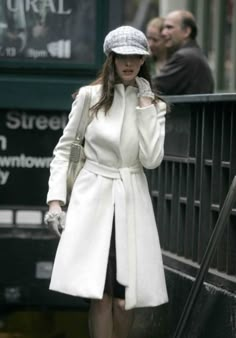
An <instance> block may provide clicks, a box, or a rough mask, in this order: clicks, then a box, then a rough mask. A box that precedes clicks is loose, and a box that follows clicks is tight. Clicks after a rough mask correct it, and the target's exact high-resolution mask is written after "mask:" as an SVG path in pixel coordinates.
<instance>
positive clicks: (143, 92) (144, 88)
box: [136, 76, 155, 100]
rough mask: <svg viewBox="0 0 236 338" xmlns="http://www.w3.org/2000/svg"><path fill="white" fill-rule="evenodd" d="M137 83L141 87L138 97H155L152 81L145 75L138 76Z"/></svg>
mask: <svg viewBox="0 0 236 338" xmlns="http://www.w3.org/2000/svg"><path fill="white" fill-rule="evenodd" d="M136 83H137V86H138V89H139V93H138V97H141V96H142V97H144V96H145V97H150V98H151V99H152V100H154V99H155V95H154V93H153V92H152V89H151V86H150V83H149V82H148V81H147V80H146V79H144V78H143V77H139V76H137V77H136Z"/></svg>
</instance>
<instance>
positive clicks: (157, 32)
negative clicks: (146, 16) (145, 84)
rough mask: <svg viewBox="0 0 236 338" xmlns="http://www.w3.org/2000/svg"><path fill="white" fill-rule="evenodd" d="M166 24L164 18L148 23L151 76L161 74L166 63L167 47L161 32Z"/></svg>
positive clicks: (147, 34) (147, 35) (157, 18)
mask: <svg viewBox="0 0 236 338" xmlns="http://www.w3.org/2000/svg"><path fill="white" fill-rule="evenodd" d="M163 24H164V18H162V17H156V18H153V19H151V20H150V21H149V22H148V23H147V27H146V37H147V40H148V44H149V49H150V54H151V55H150V57H149V58H148V62H149V66H150V73H151V76H156V75H157V74H159V72H160V68H161V67H162V66H163V65H164V64H165V62H166V57H167V55H166V47H165V42H164V38H163V36H162V35H161V31H162V28H163Z"/></svg>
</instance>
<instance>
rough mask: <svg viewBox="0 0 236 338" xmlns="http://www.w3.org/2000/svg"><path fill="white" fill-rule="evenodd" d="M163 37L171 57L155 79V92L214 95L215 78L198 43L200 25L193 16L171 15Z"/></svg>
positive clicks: (183, 12)
mask: <svg viewBox="0 0 236 338" xmlns="http://www.w3.org/2000/svg"><path fill="white" fill-rule="evenodd" d="M162 36H163V38H164V40H165V46H166V48H167V50H168V55H171V56H170V57H169V58H168V60H167V62H166V64H165V65H164V66H163V67H162V68H161V70H160V73H159V74H158V75H157V76H155V77H154V78H153V86H154V88H155V89H156V90H157V91H158V92H159V93H160V94H163V95H184V94H204V93H212V92H213V89H214V81H213V76H212V72H211V69H210V67H209V64H208V61H207V58H206V57H205V55H204V54H203V52H202V50H201V49H200V47H199V46H198V44H197V42H196V37H197V25H196V21H195V18H194V16H193V15H192V13H190V12H188V11H185V10H177V11H173V12H170V13H169V14H168V15H167V17H166V18H165V21H164V26H163V30H162Z"/></svg>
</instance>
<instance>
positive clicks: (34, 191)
mask: <svg viewBox="0 0 236 338" xmlns="http://www.w3.org/2000/svg"><path fill="white" fill-rule="evenodd" d="M67 117H68V113H66V112H61V113H60V112H59V113H58V112H56V113H53V112H45V111H44V112H32V111H0V204H1V206H3V205H29V206H31V205H32V206H41V205H45V203H46V202H45V200H46V194H47V189H48V178H49V164H50V161H51V158H52V151H53V148H54V147H55V145H56V143H57V141H58V139H59V137H60V136H61V135H62V132H63V128H64V127H65V125H66V123H67Z"/></svg>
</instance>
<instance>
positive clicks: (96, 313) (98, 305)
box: [89, 294, 113, 338]
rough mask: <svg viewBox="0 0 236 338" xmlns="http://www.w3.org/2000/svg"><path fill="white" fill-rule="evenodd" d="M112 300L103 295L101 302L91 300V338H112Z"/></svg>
mask: <svg viewBox="0 0 236 338" xmlns="http://www.w3.org/2000/svg"><path fill="white" fill-rule="evenodd" d="M112 326H113V324H112V298H111V297H110V296H108V295H106V294H104V296H103V299H101V300H91V304H90V310H89V331H90V336H91V338H112Z"/></svg>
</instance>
